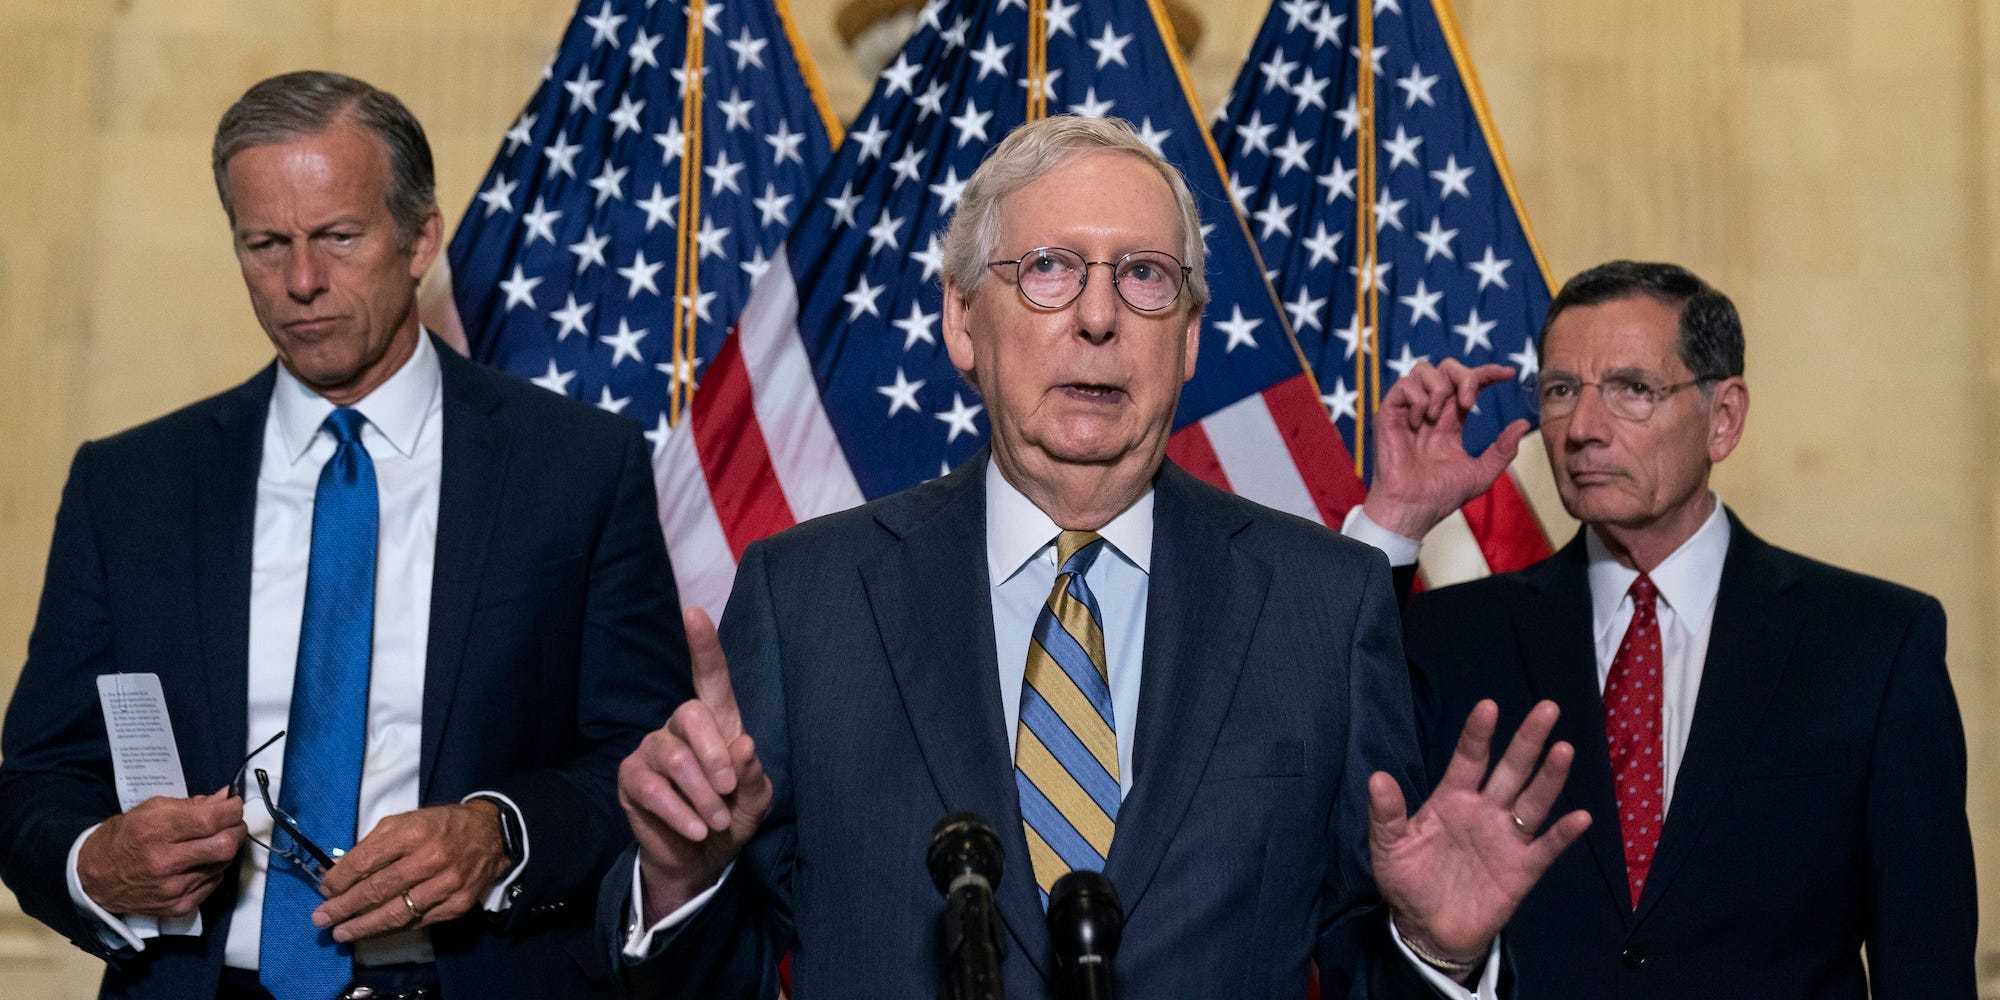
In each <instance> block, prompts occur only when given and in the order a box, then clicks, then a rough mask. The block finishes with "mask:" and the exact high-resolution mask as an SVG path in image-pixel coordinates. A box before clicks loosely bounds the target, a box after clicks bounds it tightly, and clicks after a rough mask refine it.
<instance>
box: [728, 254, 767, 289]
mask: <svg viewBox="0 0 2000 1000" xmlns="http://www.w3.org/2000/svg"><path fill="white" fill-rule="evenodd" d="M736 266H737V267H739V268H742V269H743V273H744V274H746V275H749V277H750V284H751V285H755V284H757V282H758V281H760V280H762V279H763V277H764V272H766V271H769V270H770V269H771V258H769V257H766V256H764V248H763V247H758V248H757V252H756V253H755V254H754V255H752V256H751V258H750V259H749V260H746V261H743V262H742V263H739V264H737V265H736Z"/></svg>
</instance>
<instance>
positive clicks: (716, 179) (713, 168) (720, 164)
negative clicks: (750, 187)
mask: <svg viewBox="0 0 2000 1000" xmlns="http://www.w3.org/2000/svg"><path fill="white" fill-rule="evenodd" d="M744 166H745V164H742V163H736V162H732V161H731V160H730V159H729V150H727V149H719V150H716V152H715V162H714V163H711V164H709V165H708V166H706V167H703V168H701V172H702V173H704V174H707V175H708V191H709V193H710V194H721V193H722V192H724V191H734V192H735V193H737V194H742V193H743V189H742V188H740V187H738V186H736V177H737V175H738V174H741V173H742V172H743V168H744Z"/></svg>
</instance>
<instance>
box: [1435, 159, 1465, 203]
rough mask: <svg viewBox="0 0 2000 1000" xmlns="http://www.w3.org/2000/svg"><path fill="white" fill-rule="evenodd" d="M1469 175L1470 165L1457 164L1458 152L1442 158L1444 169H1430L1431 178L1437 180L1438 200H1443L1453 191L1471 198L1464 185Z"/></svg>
mask: <svg viewBox="0 0 2000 1000" xmlns="http://www.w3.org/2000/svg"><path fill="white" fill-rule="evenodd" d="M1471 176H1472V168H1471V167H1461V166H1459V165H1458V154H1456V153H1454V154H1451V155H1449V156H1446V157H1445V158H1444V169H1442V170H1433V171H1431V179H1432V180H1435V181H1437V182H1438V200H1439V201H1443V200H1445V199H1446V198H1449V197H1451V195H1452V192H1454V191H1456V192H1457V193H1459V194H1460V195H1463V196H1465V197H1466V198H1471V197H1472V191H1471V189H1469V188H1467V187H1466V186H1465V182H1466V180H1467V179H1468V178H1470V177H1471Z"/></svg>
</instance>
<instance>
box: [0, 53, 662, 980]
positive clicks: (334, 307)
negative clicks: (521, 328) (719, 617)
mask: <svg viewBox="0 0 2000 1000" xmlns="http://www.w3.org/2000/svg"><path fill="white" fill-rule="evenodd" d="M214 167H215V180H216V189H217V192H218V194H219V195H220V196H221V199H222V204H223V207H224V209H225V210H226V212H227V213H228V216H229V220H230V224H231V231H232V235H233V242H234V245H235V249H236V256H237V261H238V263H239V264H240V266H241V268H242V272H243V279H244V284H245V285H246V286H247V288H248V290H249V293H250V302H251V306H252V308H253V309H254V311H255V312H256V315H257V319H258V322H259V323H260V324H261V325H262V326H263V328H264V330H265V332H266V333H267V334H268V335H269V336H270V338H271V343H272V345H273V346H274V347H275V348H276V353H277V361H276V363H275V364H273V365H270V366H267V367H266V368H265V369H264V370H263V371H261V372H259V373H258V374H257V375H256V376H254V377H253V378H251V379H250V381H248V382H246V383H244V384H243V385H241V386H239V387H237V388H234V389H231V390H229V391H227V392H224V393H222V394H221V395H218V396H215V397H213V398H211V399H208V400H205V401H202V402H199V403H196V404H194V405H192V406H190V407H187V408H186V409H183V410H181V411H179V412H177V413H173V414H170V415H168V416H166V417H162V418H160V419H158V420H155V421H153V422H151V423H147V424H144V425H141V426H139V427H136V428H133V429H131V430H128V431H126V432H124V433H122V434H118V435H116V436H113V437H111V438H107V439H105V440H102V441H94V442H90V443H87V444H85V445H84V446H83V447H82V448H81V449H80V450H79V451H78V453H77V457H76V462H75V464H74V466H73V467H72V469H71V473H70V479H69V483H68V486H67V487H66V488H65V489H64V492H63V502H62V507H61V510H60V512H59V513H58V515H57V519H56V529H55V539H54V544H53V546H52V549H51V553H50V557H49V567H48V577H47V583H46V584H45V586H44V589H43V593H42V605H41V611H40V614H39V616H38V618H37V620H36V625H35V630H34V634H33V636H32V638H31V639H30V642H29V650H28V662H27V665H26V667H25V668H24V669H23V671H22V674H21V681H20V685H19V687H17V688H16V690H15V693H14V699H13V703H12V705H11V706H10V708H9V710H8V713H7V718H6V725H5V730H4V736H0V743H4V753H5V762H4V764H0V875H4V876H5V879H6V881H7V884H8V885H9V886H10V887H12V888H13V890H14V891H15V893H16V894H17V895H18V896H19V898H20V900H21V904H22V906H23V908H24V909H25V910H26V911H27V912H28V913H30V914H32V915H34V916H35V917H36V918H38V919H40V920H42V921H43V922H44V923H46V924H48V925H49V926H50V927H53V928H55V929H56V930H57V931H59V932H61V933H63V934H64V935H66V936H67V937H69V938H70V939H71V940H72V941H74V942H76V944H78V945H79V946H80V947H83V948H85V949H87V950H89V951H91V952H93V953H95V954H98V955H100V956H102V957H104V958H105V960H106V961H107V963H108V968H107V970H106V973H105V978H104V987H103V989H104V994H105V995H106V996H111V997H145V998H153V997H157V998H176V1000H179V998H188V997H212V996H213V997H228V998H256V1000H268V998H270V997H274V996H275V997H277V998H281V1000H294V998H296V1000H332V998H333V997H335V996H350V995H351V996H355V997H360V996H373V997H388V996H397V997H406V998H419V997H421V998H433V1000H434V998H436V997H439V996H443V997H448V998H454V1000H459V998H477V997H489V996H534V997H556V998H561V997H584V996H590V995H594V994H595V993H596V992H598V986H596V985H594V984H593V983H592V981H591V980H592V978H593V977H592V976H591V975H590V973H589V972H588V971H587V970H593V969H597V970H601V969H602V967H603V965H604V963H603V961H602V960H601V959H599V958H598V957H597V956H595V955H593V954H591V953H590V952H589V951H588V950H587V949H586V948H585V947H584V944H585V942H586V941H587V936H588V931H589V927H590V922H591V912H592V908H591V905H590V901H591V897H592V893H593V892H594V890H595V888H596V886H597V884H598V882H599V880H600V878H601V876H602V875H603V873H604V870H605V867H606V866H607V865H608V863H609V862H610V861H611V859H612V858H613V857H614V856H615V855H616V854H617V853H618V851H619V850H620V848H621V847H622V846H623V845H624V844H625V843H626V842H627V840H628V835H627V832H626V827H625V824H624V822H623V820H622V819H621V818H620V816H619V814H618V809H617V805H616V798H615V793H614V781H615V771H616V767H617V763H618V761H619V760H620V759H621V758H622V757H623V756H624V755H625V754H626V753H628V752H629V751H630V750H631V749H632V748H633V746H635V745H636V744H637V742H638V740H639V738H640V737H641V736H642V735H644V733H645V731H646V730H647V729H648V728H650V727H651V726H652V725H653V724H654V723H655V722H656V721H657V720H658V719H659V718H660V717H661V716H662V715H664V714H665V713H666V712H667V711H669V710H670V709H671V706H672V705H674V704H676V703H677V702H678V701H680V700H681V699H682V698H684V697H686V695H687V693H688V691H687V682H686V660H685V658H686V646H685V641H684V639H683V638H682V636H681V633H680V629H679V623H678V622H677V620H676V619H675V615H674V611H675V596H674V584H673V577H672V574H671V571H670V569H669V566H668V563H667V556H666V551H665V547H664V544H663V542H662V539H661V536H660V532H659V529H658V526H657V522H656V520H655V518H656V514H655V503H654V494H653V480H652V471H651V466H650V463H649V462H648V459H647V449H646V447H645V444H644V442H643V441H642V440H641V439H640V435H639V434H638V430H637V428H635V427H633V426H631V425H630V424H629V423H627V422H625V421H621V420H617V419H615V418H612V417H609V416H608V415H606V414H602V413H598V412H596V411H595V410H593V409H592V408H590V407H588V406H584V405H581V404H577V403H573V402H571V401H569V400H565V399H563V398H561V397H559V396H557V395H554V394H551V393H547V392H544V391H542V390H540V389H537V388H534V387H532V386H528V385H526V384H524V383H520V382H517V381H514V380H512V379H510V378H507V377H505V376H502V375H499V374H496V373H493V372H490V371H488V370H486V369H483V368H480V367H478V366H476V365H474V364H472V363H470V362H468V361H465V360H464V359H462V358H460V357H459V356H457V355H456V354H453V353H452V352H451V351H450V350H449V349H446V348H445V347H444V346H443V345H442V344H441V343H439V342H438V341H437V340H436V339H435V338H433V337H431V336H430V335H429V334H427V333H426V332H424V331H423V330H422V329H421V327H419V325H418V322H417V312H416V290H417V284H418V281H419V280H420V279H421V278H422V276H423V274H424V272H425V271H426V270H427V269H428V268H429V266H430V264H431V261H432V260H433V259H434V258H435V256H436V255H437V252H438V250H439V247H440V244H441V241H442V228H443V223H442V220H441V219H440V217H439V213H438V209H437V205H436V201H435V198H434V196H433V186H434V185H433V177H432V166H431V154H430V149H429V146H428V144H427V143H426V141H425V139H424V134H423V129H422V127H421V126H420V125H418V123H417V121H416V119H415V118H414V117H413V116H411V114H410V112H409V111H408V109H406V108H405V107H404V106H403V104H402V102H401V101H399V100H397V99H396V98H395V97H394V96H393V95H391V94H388V93H386V92H383V91H381V90H377V89H376V88H374V87H372V86H370V85H368V84H366V83H363V82H362V81H359V80H355V79H353V78H351V77H345V76H340V75H338V74H332V73H292V74H287V75H284V76H279V77H275V78H272V79H270V80H266V81H264V82H262V83H259V84H257V85H256V86H255V87H252V88H251V89H250V90H249V92H247V93H246V94H244V96H243V98H242V99H241V100H240V101H238V102H237V104H236V105H235V106H234V107H232V108H230V109H229V111H228V113H227V114H225V115H224V116H223V119H222V122H221V125H220V127H219V128H218V129H217V133H216V138H215V149H214ZM503 518H504V519H505V521H506V523H505V524H502V523H501V521H502V519H503ZM107 678H116V679H115V680H107ZM155 681H156V682H157V686H158V690H159V691H160V695H161V697H160V702H159V704H160V707H163V708H164V710H165V713H166V716H167V719H168V720H169V722H170V725H171V733H170V736H171V738H172V743H173V745H174V748H175V749H176V750H177V754H178V757H179V762H180V765H181V767H182V768H183V770H184V774H185V785H186V788H187V789H189V790H192V791H194V792H197V793H205V794H195V795H193V796H191V797H183V796H179V795H154V796H152V797H150V798H145V799H144V800H143V801H136V802H135V801H132V799H134V798H136V797H137V796H135V795H131V794H129V791H128V790H127V789H125V788H124V787H123V786H124V785H125V784H127V782H128V781H129V780H130V778H131V776H130V775H129V774H128V773H127V764H128V763H129V761H128V760H127V759H126V757H125V755H124V751H125V750H126V749H127V748H126V747H124V746H122V745H120V744H119V742H118V741H119V740H120V738H121V731H122V727H120V726H116V725H112V724H111V722H112V721H114V719H109V718H107V716H114V717H115V716H117V715H118V713H121V712H123V711H125V710H126V709H127V708H128V707H129V705H130V704H131V696H130V695H120V696H119V698H118V699H106V700H105V701H104V703H103V704H102V706H100V699H99V689H100V687H101V686H104V685H106V684H107V683H108V684H110V685H111V686H112V687H115V688H118V689H119V690H121V691H131V690H138V691H143V690H144V689H145V688H146V687H147V686H149V685H151V684H152V683H154V682H155ZM280 736H282V737H283V738H282V739H278V737H280ZM267 748H268V749H267ZM246 754H247V755H249V759H248V760H246V759H245V758H246ZM114 760H116V761H117V764H116V765H114ZM121 803H122V804H123V805H124V806H126V807H127V808H121ZM580 963H581V964H580ZM595 978H596V979H597V980H598V981H599V982H602V978H603V977H602V976H597V977H595Z"/></svg>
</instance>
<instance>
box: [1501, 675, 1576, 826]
mask: <svg viewBox="0 0 2000 1000" xmlns="http://www.w3.org/2000/svg"><path fill="white" fill-rule="evenodd" d="M1560 714H1561V712H1560V711H1559V710H1558V709H1557V708H1556V703H1555V702H1553V701H1540V702H1536V703H1535V707H1534V708H1531V709H1529V710H1528V717H1527V718H1525V719H1522V720H1521V728H1519V729H1516V730H1514V738H1513V739H1511V740H1508V741H1507V749H1506V751H1505V752H1504V753H1502V754H1501V756H1500V763H1499V765H1498V766H1496V767H1495V768H1494V769H1493V774H1492V775H1491V776H1490V777H1488V778H1487V779H1486V794H1487V795H1488V796H1489V797H1491V798H1493V799H1495V800H1497V801H1500V802H1505V803H1509V804H1512V803H1513V801H1514V800H1515V799H1516V798H1517V797H1519V796H1520V794H1521V789H1523V788H1525V787H1527V784H1528V779H1529V778H1530V777H1531V776H1533V775H1534V773H1535V762H1536V761H1538V760H1540V759H1541V757H1542V747H1543V746H1545V745H1547V743H1548V741H1549V732H1550V730H1553V729H1555V727H1556V717H1557V716H1558V715H1560ZM1564 773H1565V775H1567V773H1568V769H1567V766H1565V769H1564ZM1522 818H1523V819H1525V818H1527V817H1525V816H1524V817H1522Z"/></svg>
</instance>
